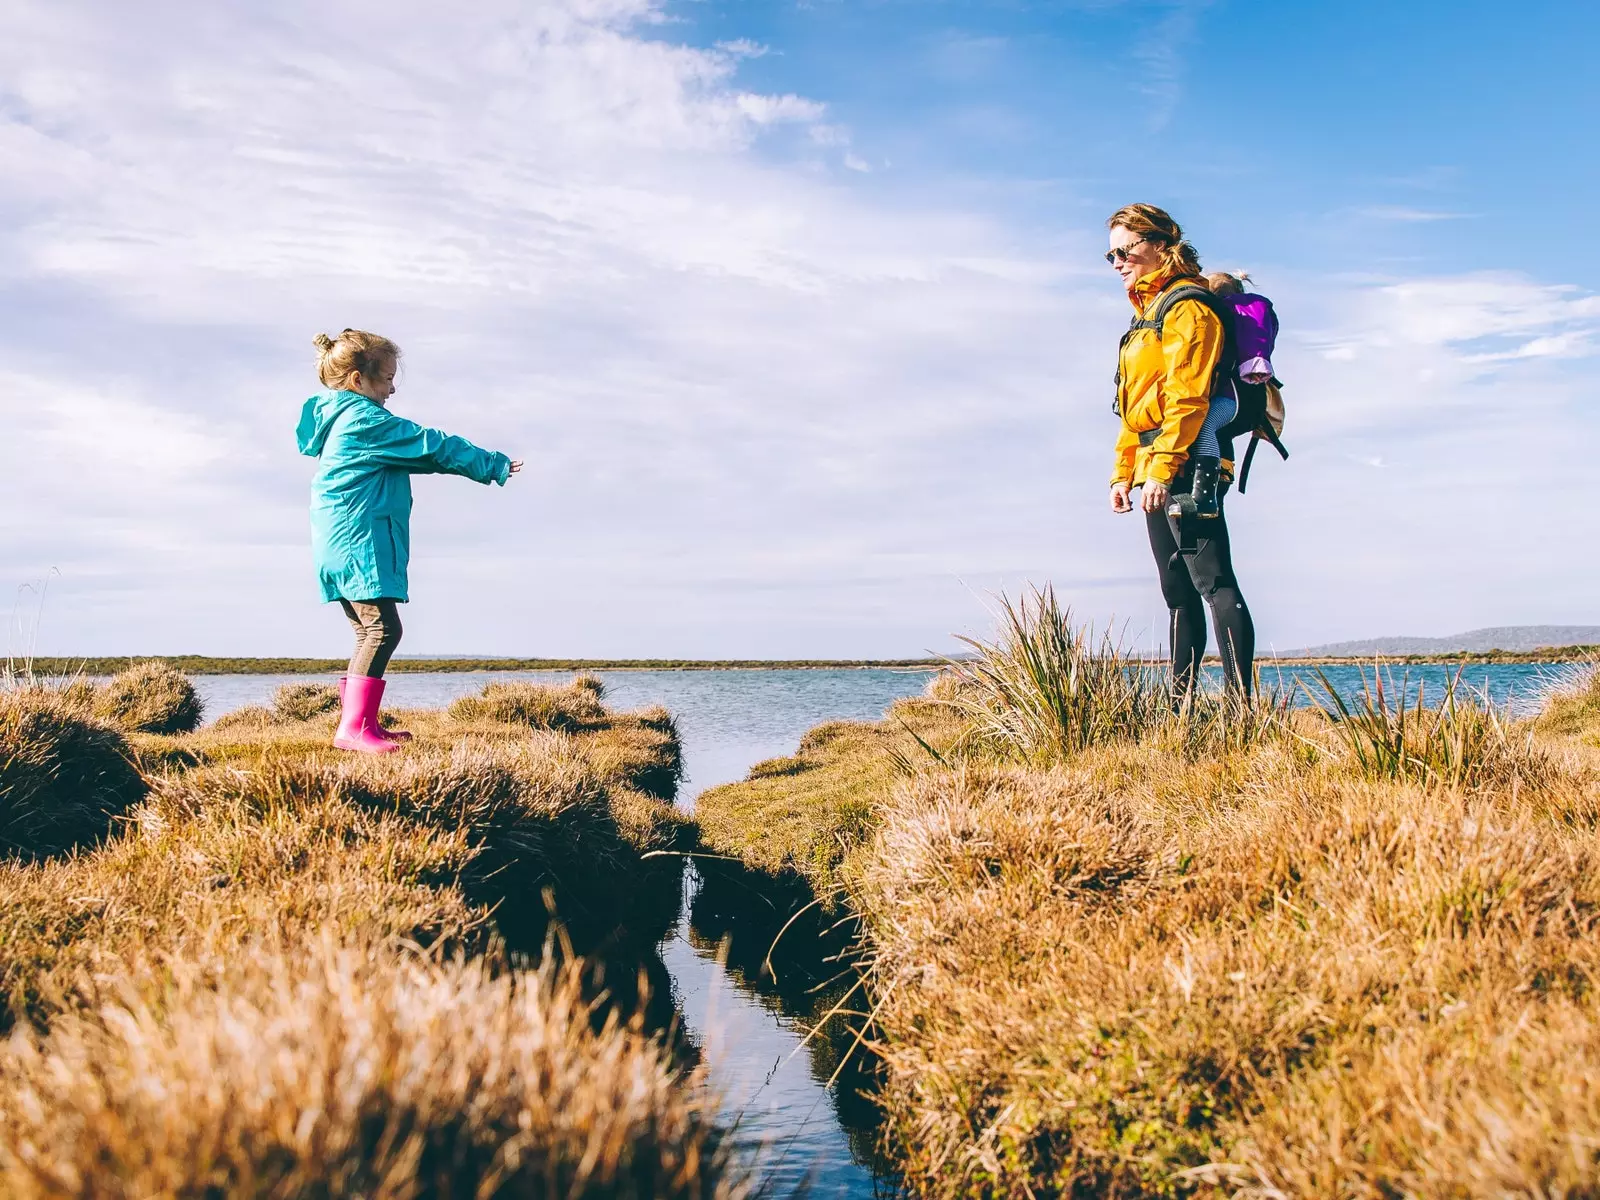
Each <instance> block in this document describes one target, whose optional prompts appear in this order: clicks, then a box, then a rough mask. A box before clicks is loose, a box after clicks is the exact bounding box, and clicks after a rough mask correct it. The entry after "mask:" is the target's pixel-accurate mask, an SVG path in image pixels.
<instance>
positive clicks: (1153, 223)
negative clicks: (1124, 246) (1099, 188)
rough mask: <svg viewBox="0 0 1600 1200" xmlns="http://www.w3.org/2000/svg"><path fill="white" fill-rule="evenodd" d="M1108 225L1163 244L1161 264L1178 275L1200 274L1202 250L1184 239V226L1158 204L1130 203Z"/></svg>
mask: <svg viewBox="0 0 1600 1200" xmlns="http://www.w3.org/2000/svg"><path fill="white" fill-rule="evenodd" d="M1106 228H1107V229H1117V228H1122V229H1126V230H1127V231H1128V232H1129V233H1136V234H1138V235H1139V236H1140V237H1142V238H1145V239H1146V240H1148V241H1149V242H1150V243H1151V244H1152V245H1155V246H1159V247H1160V248H1161V265H1162V266H1164V267H1165V268H1166V269H1167V270H1168V271H1170V272H1172V273H1173V274H1174V275H1198V274H1200V252H1199V251H1198V250H1196V249H1195V248H1194V247H1193V246H1192V245H1190V244H1189V243H1188V242H1187V241H1185V240H1184V237H1183V226H1181V225H1179V224H1178V223H1177V222H1176V221H1174V220H1173V219H1172V217H1171V216H1169V215H1168V214H1167V212H1166V210H1165V209H1160V208H1157V207H1156V206H1155V205H1154V204H1129V205H1127V206H1125V207H1123V208H1119V209H1117V211H1116V212H1114V213H1112V214H1111V219H1110V220H1109V221H1107V222H1106Z"/></svg>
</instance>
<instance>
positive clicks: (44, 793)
mask: <svg viewBox="0 0 1600 1200" xmlns="http://www.w3.org/2000/svg"><path fill="white" fill-rule="evenodd" d="M145 790H146V785H145V781H144V779H143V778H142V777H141V776H140V774H139V772H138V770H137V769H135V767H134V765H133V762H132V759H131V753H130V751H129V748H128V745H127V743H126V741H124V739H123V738H122V736H121V735H120V734H118V733H117V732H116V731H115V730H112V729H108V728H106V727H105V726H104V725H101V724H99V723H98V722H96V721H93V720H90V719H88V718H87V717H86V716H85V715H84V711H83V708H82V706H81V704H79V703H76V702H75V701H74V700H73V699H72V698H70V697H66V696H63V695H62V694H61V693H60V692H57V691H51V690H47V689H43V688H20V689H17V690H14V691H9V692H0V856H6V855H18V856H22V857H24V858H34V857H38V856H44V855H53V854H60V853H63V852H65V851H68V850H71V849H73V848H74V847H77V846H84V845H91V844H93V843H95V842H97V841H99V840H100V839H101V838H103V837H104V836H105V835H106V833H107V831H108V830H109V829H111V827H112V825H113V823H114V822H115V821H116V820H117V818H118V817H120V816H122V815H123V814H124V813H125V812H127V810H128V809H129V808H130V807H132V806H133V805H134V804H136V803H138V802H139V801H140V800H141V799H143V797H144V794H145Z"/></svg>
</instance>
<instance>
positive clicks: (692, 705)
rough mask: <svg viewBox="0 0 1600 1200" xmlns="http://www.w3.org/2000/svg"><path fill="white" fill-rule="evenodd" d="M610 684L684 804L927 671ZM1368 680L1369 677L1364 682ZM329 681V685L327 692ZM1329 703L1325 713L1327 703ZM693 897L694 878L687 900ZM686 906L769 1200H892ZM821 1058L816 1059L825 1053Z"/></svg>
mask: <svg viewBox="0 0 1600 1200" xmlns="http://www.w3.org/2000/svg"><path fill="white" fill-rule="evenodd" d="M1325 671H1326V674H1327V677H1328V680H1329V682H1330V683H1331V684H1332V685H1333V686H1334V687H1335V688H1336V689H1338V690H1339V691H1340V692H1341V693H1342V694H1344V695H1346V696H1353V695H1356V694H1359V692H1360V690H1361V686H1362V679H1363V674H1362V672H1361V671H1360V670H1358V669H1357V668H1354V667H1329V668H1325ZM1569 673H1570V668H1562V667H1551V666H1547V665H1533V666H1525V665H1492V666H1474V667H1468V668H1467V669H1466V670H1465V671H1464V672H1463V673H1462V682H1463V683H1464V684H1465V685H1467V686H1469V687H1471V688H1473V689H1475V690H1487V692H1488V694H1489V696H1490V697H1491V699H1493V700H1494V702H1495V703H1496V704H1502V705H1505V704H1509V705H1511V706H1512V707H1513V708H1515V709H1518V710H1522V711H1527V710H1529V709H1531V708H1533V707H1535V706H1536V705H1537V704H1538V703H1539V700H1540V698H1541V697H1542V696H1543V694H1544V693H1545V692H1546V691H1547V690H1549V689H1550V688H1551V687H1552V686H1555V685H1557V684H1559V683H1560V682H1561V681H1562V680H1563V679H1564V678H1566V677H1567V676H1568V674H1569ZM597 674H599V675H600V676H601V677H602V678H603V679H604V680H605V683H606V698H607V703H609V704H611V705H614V706H616V707H619V708H638V707H643V706H645V705H648V704H665V705H666V706H667V707H668V708H669V709H671V710H672V712H673V713H674V715H675V716H676V717H677V719H678V724H679V728H680V730H681V732H682V734H683V741H684V757H685V762H686V767H687V771H688V778H687V781H686V784H685V787H684V789H683V792H682V796H681V800H680V803H682V804H683V805H684V806H685V807H691V808H692V806H693V802H694V797H695V796H696V795H698V794H699V793H700V792H701V791H703V790H705V789H706V788H709V787H714V786H716V785H717V784H720V783H727V782H730V781H733V780H737V779H742V778H743V777H744V774H745V772H746V770H747V769H748V768H749V767H750V766H751V765H752V764H753V763H756V762H759V761H760V760H762V759H765V758H772V757H776V756H778V755H781V754H790V753H793V752H794V749H795V746H796V744H797V743H798V742H799V740H800V738H801V736H802V735H803V734H805V732H806V731H807V730H809V729H811V728H812V727H814V726H816V725H819V724H821V723H822V722H823V721H828V720H835V719H840V718H845V719H855V720H875V719H877V718H878V717H880V716H881V715H882V714H883V711H884V709H885V708H887V707H888V706H889V704H891V703H892V702H893V701H894V700H896V699H898V698H900V697H902V696H909V695H914V694H916V693H917V692H920V691H921V690H922V687H923V685H924V683H925V682H926V680H927V676H928V673H927V672H926V671H890V670H839V671H828V670H812V671H616V672H597ZM1262 674H1263V680H1264V682H1265V683H1266V684H1268V685H1269V686H1273V685H1276V686H1280V687H1284V688H1287V687H1289V686H1291V685H1292V684H1294V683H1295V682H1296V680H1298V685H1299V689H1300V694H1301V702H1302V703H1303V702H1305V695H1306V694H1307V693H1308V692H1309V693H1310V694H1312V695H1316V696H1321V695H1322V688H1321V684H1320V683H1319V682H1318V681H1317V679H1316V676H1315V673H1314V672H1313V671H1312V670H1310V669H1308V668H1306V667H1298V668H1293V669H1291V668H1290V666H1289V665H1288V664H1284V665H1282V667H1281V668H1280V667H1276V666H1270V665H1269V666H1266V667H1264V668H1263V671H1262ZM1453 674H1454V672H1453V671H1452V670H1450V669H1448V668H1445V667H1442V666H1421V667H1412V668H1410V669H1409V671H1406V670H1400V671H1396V672H1394V673H1393V675H1392V676H1386V678H1385V681H1384V686H1385V688H1386V690H1388V691H1389V692H1390V694H1391V695H1392V694H1393V693H1394V692H1395V691H1399V690H1403V691H1405V692H1406V694H1407V695H1408V696H1415V695H1416V693H1417V691H1418V689H1422V690H1423V692H1424V695H1425V696H1428V697H1437V696H1439V695H1440V694H1441V691H1442V689H1443V687H1444V685H1445V683H1446V682H1447V680H1448V679H1449V678H1450V677H1451V676H1452V675H1453ZM1371 675H1372V673H1371V671H1370V669H1369V670H1367V671H1366V672H1365V677H1366V679H1368V680H1369V681H1370V679H1371ZM570 677H571V673H570V672H519V673H516V674H489V673H477V672H461V673H452V674H415V675H406V674H397V675H392V676H390V680H389V692H388V695H387V696H386V697H385V699H386V701H387V702H388V704H389V705H391V706H392V707H395V708H438V707H443V706H444V705H446V704H448V703H449V702H450V701H451V700H453V699H455V698H456V697H458V696H462V695H467V694H470V693H474V692H476V691H478V690H479V689H480V688H482V687H483V685H484V684H485V683H487V682H489V681H490V680H492V679H511V678H516V679H531V680H538V681H540V682H551V683H560V682H563V681H564V680H566V679H568V678H570ZM304 678H307V677H305V676H270V675H211V676H199V677H197V678H196V679H195V685H196V687H197V688H198V689H199V691H200V693H201V695H202V697H203V698H204V699H205V701H206V714H207V717H208V719H212V718H215V717H218V716H220V715H222V714H223V713H224V712H228V711H231V710H232V709H235V708H239V707H241V706H243V705H246V704H262V703H267V702H269V701H270V699H271V696H272V693H273V691H274V690H275V689H276V688H277V687H278V686H279V685H281V684H283V683H286V682H289V681H290V680H291V679H304ZM333 678H334V677H331V676H330V677H328V679H329V681H330V682H332V681H333ZM1324 702H1325V701H1324ZM693 886H694V879H693V873H692V872H690V879H689V881H688V883H687V885H686V891H687V890H688V889H692V888H693ZM688 900H689V896H688V895H687V894H686V896H685V904H684V910H683V913H682V914H681V915H680V918H679V921H678V926H677V928H676V929H675V930H674V931H673V933H672V934H671V935H670V936H669V937H668V939H667V941H666V942H665V943H664V944H663V945H662V947H661V955H662V958H663V960H664V961H665V963H666V966H667V969H668V971H669V972H670V973H671V975H672V979H673V984H674V988H675V991H676V996H675V999H676V1000H677V1002H678V1005H679V1008H680V1010H681V1011H682V1013H683V1018H684V1022H685V1024H686V1025H687V1027H688V1029H689V1031H690V1033H691V1034H692V1036H693V1038H694V1041H695V1042H696V1043H697V1044H698V1045H700V1046H701V1047H703V1048H704V1049H705V1051H706V1052H707V1056H708V1061H709V1063H710V1067H711V1072H712V1079H713V1082H714V1085H715V1086H716V1088H717V1090H718V1092H719V1093H720V1094H721V1095H722V1096H724V1097H725V1098H726V1107H727V1114H728V1116H729V1118H730V1120H733V1119H736V1120H737V1128H738V1131H739V1135H740V1137H741V1138H744V1139H748V1141H749V1142H750V1143H752V1144H753V1145H755V1146H756V1147H757V1148H758V1151H759V1155H760V1161H761V1162H762V1164H763V1171H762V1179H763V1181H764V1185H765V1186H764V1194H766V1195H769V1196H790V1195H795V1194H799V1193H802V1192H803V1193H804V1194H807V1195H813V1196H830V1197H834V1196H846V1197H872V1196H882V1195H885V1194H889V1193H890V1192H892V1190H893V1189H892V1185H890V1184H889V1183H888V1182H887V1181H886V1180H885V1179H883V1178H882V1177H880V1176H878V1175H876V1174H875V1172H874V1170H873V1168H872V1166H871V1164H870V1162H869V1161H867V1159H866V1156H865V1155H864V1154H862V1153H859V1152H858V1151H857V1149H856V1148H853V1146H852V1141H851V1138H850V1133H851V1131H852V1129H853V1130H854V1132H855V1133H856V1135H857V1136H856V1139H855V1146H856V1147H863V1146H868V1145H870V1144H871V1136H870V1130H866V1129H863V1128H862V1123H863V1122H864V1121H865V1120H866V1119H867V1118H866V1117H864V1116H863V1114H862V1111H861V1108H862V1106H861V1105H859V1104H856V1105H852V1104H851V1103H850V1097H849V1096H840V1095H839V1094H837V1092H838V1088H837V1087H835V1088H834V1089H832V1090H829V1089H826V1088H825V1087H824V1086H823V1084H824V1082H825V1080H826V1078H827V1075H828V1073H829V1071H828V1070H825V1069H823V1068H824V1067H826V1066H827V1063H828V1060H826V1059H825V1058H821V1057H817V1058H816V1059H815V1061H814V1056H813V1052H812V1049H811V1048H809V1047H803V1046H802V1044H801V1039H802V1036H803V1033H802V1032H801V1031H800V1030H799V1029H798V1028H797V1025H798V1023H799V1022H800V1020H801V1019H802V1018H803V1017H804V1016H807V1015H809V1013H808V1012H797V1011H795V1010H793V1009H791V1008H790V1007H789V1006H788V1005H786V1004H785V1003H783V1002H781V1001H780V1000H779V999H777V998H776V997H774V996H773V995H771V994H770V991H769V992H767V993H765V994H764V993H763V992H758V991H757V990H755V989H754V988H752V987H751V986H750V985H749V984H748V982H747V980H746V979H745V976H744V975H743V974H742V973H741V972H739V971H730V970H728V969H726V968H725V967H724V966H723V965H722V961H721V956H720V954H719V949H720V947H719V944H718V941H717V939H716V937H715V936H711V935H707V934H705V933H704V932H698V931H696V930H695V929H694V928H692V927H691V923H690V920H689V916H688V911H689V909H688ZM819 1053H820V1052H819Z"/></svg>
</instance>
